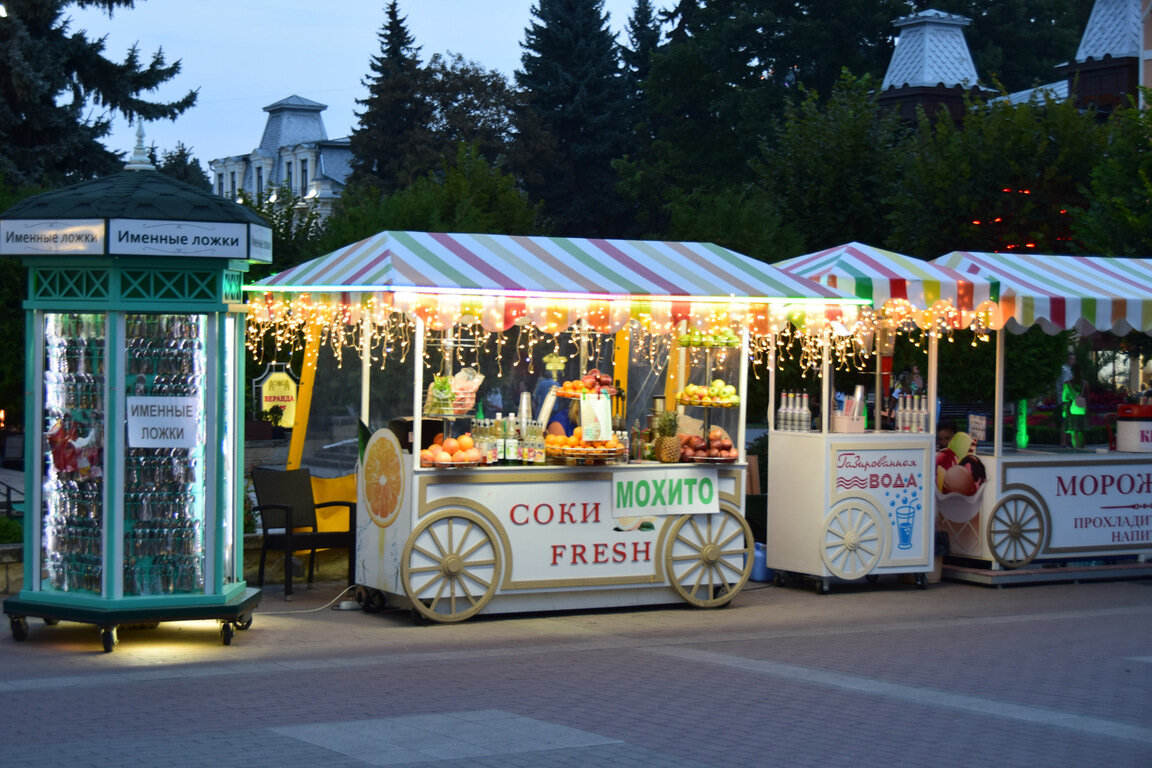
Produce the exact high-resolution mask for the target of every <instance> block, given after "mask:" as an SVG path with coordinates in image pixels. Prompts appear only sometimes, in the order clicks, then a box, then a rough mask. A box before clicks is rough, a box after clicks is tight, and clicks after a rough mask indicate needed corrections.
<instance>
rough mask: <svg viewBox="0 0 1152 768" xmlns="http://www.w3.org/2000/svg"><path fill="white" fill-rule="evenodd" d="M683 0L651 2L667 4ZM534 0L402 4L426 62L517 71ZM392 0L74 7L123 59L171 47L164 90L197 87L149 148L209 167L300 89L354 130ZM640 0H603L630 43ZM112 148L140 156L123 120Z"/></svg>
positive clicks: (152, 130) (82, 24)
mask: <svg viewBox="0 0 1152 768" xmlns="http://www.w3.org/2000/svg"><path fill="white" fill-rule="evenodd" d="M672 1H673V0H653V2H652V5H653V7H654V8H656V9H657V10H660V9H663V8H667V7H669V6H670V5H671V4H672ZM534 4H535V0H400V14H401V16H403V17H406V19H407V26H408V30H409V32H410V33H411V34H412V36H413V37H414V38H415V42H416V45H417V46H419V47H420V54H421V57H422V58H423V59H424V60H427V59H428V58H429V57H430V56H431V55H432V54H434V53H441V54H444V53H448V52H452V53H459V54H461V55H463V56H464V58H466V59H468V60H470V61H475V62H477V63H479V64H481V65H482V66H484V67H486V68H488V69H496V70H499V71H500V72H502V73H504V74H505V75H508V76H509V77H511V76H512V73H513V72H514V71H515V70H516V69H517V68H518V67H519V66H520V55H521V49H520V43H521V41H522V40H523V39H524V30H525V28H526V27H527V26H528V24H529V22H530V21H531V18H532V16H531V8H532V7H533V5H534ZM386 5H387V0H338V2H330V3H316V2H313V1H312V0H137V3H136V7H135V8H134V9H131V10H123V11H117V12H116V14H115V15H114V16H113V17H112V18H111V19H109V18H108V17H107V16H105V15H102V14H100V13H98V12H96V11H92V10H87V11H82V10H78V9H76V8H75V7H70V8H68V9H66V11H65V14H66V15H67V16H70V17H71V19H72V24H71V28H72V29H73V30H78V29H85V30H87V31H88V33H89V37H90V38H99V37H101V36H104V35H107V41H106V47H105V56H106V57H107V58H109V59H111V60H113V61H121V60H123V58H124V55H125V54H126V53H127V50H128V48H129V47H130V46H131V45H132V44H133V43H136V44H138V46H139V48H140V55H141V58H142V59H143V60H144V61H145V62H147V61H150V60H151V56H152V54H153V53H154V52H155V51H156V50H157V49H158V48H163V51H164V55H165V58H166V59H167V60H168V62H169V63H171V62H172V61H174V60H177V59H179V60H180V61H181V66H182V70H181V73H180V74H179V75H178V76H177V77H176V78H174V79H173V80H172V81H171V82H170V83H169V84H167V85H165V86H164V87H163V88H162V89H161V90H160V91H159V92H158V93H157V94H154V98H159V99H169V100H170V99H176V98H179V97H180V96H181V95H183V94H184V93H185V92H186V91H188V90H191V89H195V88H199V90H200V95H199V99H198V101H197V104H196V106H195V107H193V108H192V109H190V110H189V111H187V112H185V113H184V115H183V116H182V117H180V118H179V119H178V120H177V121H176V122H175V123H173V122H172V121H167V120H165V121H159V122H155V123H148V124H145V127H144V130H145V144H146V145H151V144H155V145H156V146H157V148H158V149H160V150H171V149H174V148H175V146H176V143H177V142H178V141H182V142H183V143H184V145H185V146H187V147H189V148H191V151H192V154H193V155H194V156H195V157H196V158H197V159H199V160H200V161H201V163H202V164H203V165H204V168H205V171H207V164H208V161H209V160H212V159H215V158H218V157H226V156H228V155H239V154H247V153H249V152H251V151H252V150H253V149H255V148H256V146H257V145H258V144H259V142H260V136H261V134H262V132H263V130H264V122H265V119H266V117H267V115H266V113H265V112H264V111H263V107H265V106H267V105H269V104H272V103H274V102H276V101H279V100H280V99H283V98H285V97H287V96H291V95H298V96H303V97H304V98H306V99H311V100H313V101H318V102H320V103H321V104H327V105H328V109H327V110H326V111H324V112H323V113H322V116H323V118H324V125H325V127H326V129H327V131H328V137H329V138H332V139H335V138H340V137H343V136H347V135H348V134H349V133H351V130H352V127H353V126H354V125H355V123H356V116H355V112H356V111H357V109H358V107H357V105H356V99H358V98H364V97H365V96H366V95H367V89H366V88H364V87H363V86H362V85H361V81H362V80H363V79H364V78H365V77H366V76H367V75H368V72H369V69H368V66H369V60H370V58H371V57H372V56H373V55H375V54H377V53H378V52H379V50H380V42H379V39H378V38H377V34H378V33H379V31H380V29H381V28H382V27H383V25H384V23H385V20H386V16H385V12H384V8H385V6H386ZM634 5H635V0H605V3H604V8H605V10H606V11H607V12H608V13H609V15H610V25H611V27H612V29H613V31H616V32H618V33H620V34H619V38H618V39H619V40H620V42H622V43H627V33H626V31H625V27H626V25H627V23H628V17H629V15H631V13H632V9H633V7H634ZM106 143H107V146H108V148H109V149H112V150H115V151H124V152H130V151H131V149H132V147H133V146H134V145H135V143H136V137H135V128H134V127H131V126H129V125H128V124H127V123H126V122H125V121H124V120H123V119H120V118H118V119H117V120H116V123H115V128H114V132H113V134H112V136H111V137H110V138H109V139H108V140H107V142H106Z"/></svg>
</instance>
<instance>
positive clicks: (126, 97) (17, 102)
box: [0, 0, 196, 186]
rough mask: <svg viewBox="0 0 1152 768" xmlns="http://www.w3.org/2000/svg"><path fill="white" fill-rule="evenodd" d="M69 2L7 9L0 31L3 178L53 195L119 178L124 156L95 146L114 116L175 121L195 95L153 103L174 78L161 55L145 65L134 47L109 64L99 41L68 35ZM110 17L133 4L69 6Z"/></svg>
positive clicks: (101, 1)
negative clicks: (149, 95) (63, 188)
mask: <svg viewBox="0 0 1152 768" xmlns="http://www.w3.org/2000/svg"><path fill="white" fill-rule="evenodd" d="M69 4H70V3H69V2H67V1H66V0H14V1H11V0H10V1H9V2H7V3H5V8H6V9H7V12H8V15H7V18H5V19H3V20H2V23H0V174H3V175H4V176H6V177H7V178H8V180H9V182H11V183H15V184H46V185H49V186H59V185H62V184H65V183H71V182H75V181H82V180H84V179H88V178H92V177H95V176H99V175H102V174H107V173H114V172H116V171H119V170H120V169H121V168H122V166H123V159H122V157H121V154H120V153H114V152H110V151H108V150H107V149H105V148H104V146H103V145H102V144H101V139H103V138H104V137H106V136H108V135H109V133H110V132H111V128H112V117H113V115H114V114H120V115H123V116H124V117H125V118H127V119H129V120H133V119H137V118H139V119H141V120H160V119H168V120H174V119H175V118H177V117H178V116H180V115H181V114H183V113H184V111H185V110H187V109H188V108H189V107H191V106H192V105H193V104H195V103H196V91H189V92H188V93H187V94H185V95H184V96H183V97H181V98H180V99H177V100H175V101H167V102H164V101H150V100H148V99H145V98H143V97H142V94H144V93H146V92H149V91H155V90H156V89H157V88H159V87H160V86H161V85H163V84H164V83H167V82H169V81H170V80H172V78H174V77H175V76H176V75H177V74H179V72H180V62H179V61H176V62H174V63H173V64H171V65H169V64H168V63H167V62H166V60H165V57H164V52H163V50H162V49H161V50H158V51H156V53H154V54H152V58H151V60H150V61H149V62H148V63H147V64H145V63H144V62H143V61H142V60H141V56H140V51H139V50H138V49H137V48H136V47H135V46H133V47H132V48H130V49H129V50H128V53H127V55H126V56H125V57H124V60H123V61H122V62H119V63H117V62H114V61H110V60H109V59H107V58H105V55H104V39H103V38H101V39H98V40H89V39H88V38H87V37H86V36H85V33H84V31H83V30H81V31H79V32H75V33H73V32H71V30H70V20H69V19H68V18H66V17H64V15H63V9H64V7H65V6H67V5H69ZM75 5H77V6H80V7H89V6H91V7H97V8H100V9H101V10H104V11H106V12H107V13H108V15H109V16H112V14H113V12H114V11H116V10H118V9H121V8H132V7H133V6H134V5H135V0H75Z"/></svg>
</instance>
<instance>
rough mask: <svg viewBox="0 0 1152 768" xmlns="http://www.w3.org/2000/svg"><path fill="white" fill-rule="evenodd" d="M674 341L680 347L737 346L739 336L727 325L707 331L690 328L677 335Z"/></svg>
mask: <svg viewBox="0 0 1152 768" xmlns="http://www.w3.org/2000/svg"><path fill="white" fill-rule="evenodd" d="M676 343H677V344H678V345H679V346H681V347H713V348H714V347H738V346H740V337H739V336H738V335H737V334H736V332H735V331H734V330H732V329H731V328H729V327H727V326H725V327H722V328H716V329H714V330H712V331H708V332H705V331H701V330H700V329H698V328H690V329H688V330H687V331H685V332H684V333H682V334H680V336H679V337H677V339H676Z"/></svg>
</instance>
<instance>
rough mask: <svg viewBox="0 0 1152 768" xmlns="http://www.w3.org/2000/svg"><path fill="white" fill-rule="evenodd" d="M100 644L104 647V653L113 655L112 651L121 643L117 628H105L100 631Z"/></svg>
mask: <svg viewBox="0 0 1152 768" xmlns="http://www.w3.org/2000/svg"><path fill="white" fill-rule="evenodd" d="M100 642H101V643H102V644H103V645H104V653H112V649H113V648H115V647H116V644H117V643H119V642H120V638H119V637H118V636H117V633H116V627H104V628H103V629H101V630H100Z"/></svg>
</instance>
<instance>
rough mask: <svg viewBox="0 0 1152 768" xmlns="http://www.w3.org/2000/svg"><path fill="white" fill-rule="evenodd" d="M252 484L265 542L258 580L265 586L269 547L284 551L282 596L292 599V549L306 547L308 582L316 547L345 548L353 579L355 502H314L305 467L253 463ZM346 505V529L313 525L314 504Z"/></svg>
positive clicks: (314, 522) (351, 579)
mask: <svg viewBox="0 0 1152 768" xmlns="http://www.w3.org/2000/svg"><path fill="white" fill-rule="evenodd" d="M252 484H253V486H255V488H256V507H255V510H256V511H258V512H259V513H260V525H261V529H262V533H263V535H264V543H263V544H262V545H261V547H260V572H259V575H258V577H257V581H258V583H259V585H260V586H261V587H263V586H264V561H265V559H266V558H267V556H268V550H274V551H278V552H283V553H284V599H285V600H291V599H292V553H293V552H299V551H302V550H309V551H310V553H311V554H310V555H309V557H308V586H309V587H311V586H312V575H313V572H314V571H315V567H316V550H317V549H347V550H348V583H349V584H353V583H355V581H356V502H354V501H329V502H324V503H323V504H316V502H315V500H314V498H313V496H312V474H311V473H310V472H309V471H308V470H307V469H288V470H284V469H268V468H265V467H255V468H253V470H252ZM333 506H342V507H347V508H348V530H346V531H319V530H317V529H316V508H317V507H333Z"/></svg>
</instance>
